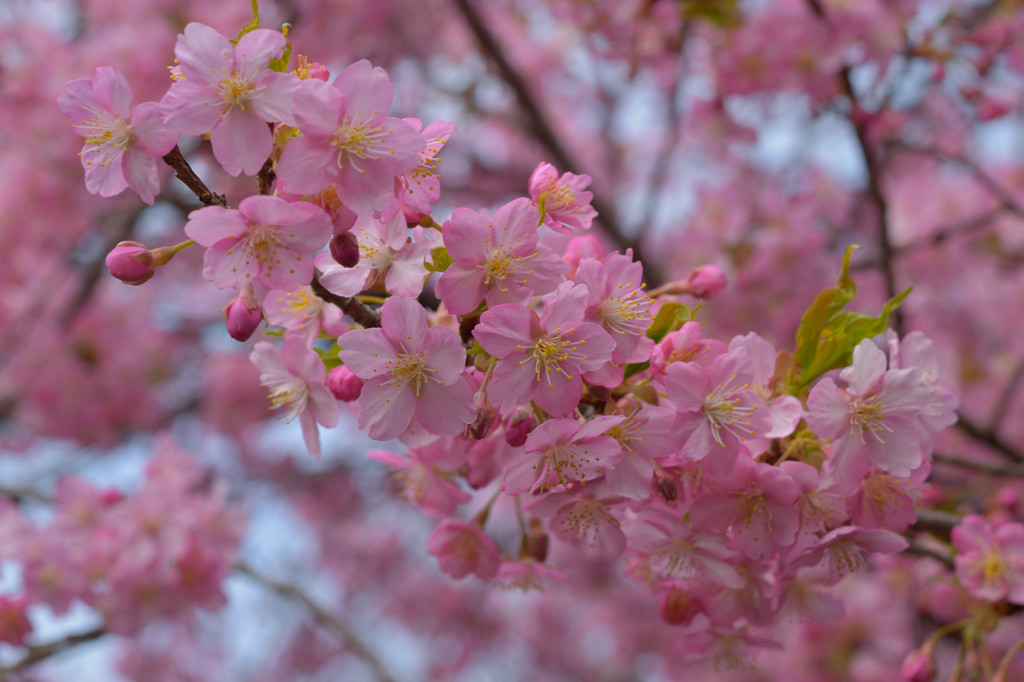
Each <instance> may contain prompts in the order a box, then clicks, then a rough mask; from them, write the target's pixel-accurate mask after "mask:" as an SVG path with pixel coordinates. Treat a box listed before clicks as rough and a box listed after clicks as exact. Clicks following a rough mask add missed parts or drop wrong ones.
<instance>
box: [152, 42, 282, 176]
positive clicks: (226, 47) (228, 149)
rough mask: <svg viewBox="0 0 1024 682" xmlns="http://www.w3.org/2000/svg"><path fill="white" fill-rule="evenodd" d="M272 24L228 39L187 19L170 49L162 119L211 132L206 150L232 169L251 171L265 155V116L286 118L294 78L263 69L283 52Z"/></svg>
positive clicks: (188, 130)
mask: <svg viewBox="0 0 1024 682" xmlns="http://www.w3.org/2000/svg"><path fill="white" fill-rule="evenodd" d="M285 45H286V40H285V37H284V35H282V34H281V33H280V32H278V31H271V30H269V29H256V30H255V31H250V32H249V33H246V34H245V35H244V36H242V37H241V39H239V41H238V43H237V44H235V45H232V44H231V42H230V41H229V40H228V39H227V38H225V37H224V36H222V35H221V34H220V33H218V32H217V31H216V30H214V29H212V28H210V27H209V26H205V25H203V24H198V23H195V22H193V23H191V24H189V25H187V26H186V27H185V31H184V33H182V34H181V35H179V36H178V42H177V44H176V45H175V47H174V56H175V57H176V58H177V60H178V67H177V68H178V70H179V74H180V76H181V79H180V80H177V81H176V82H175V83H174V85H172V86H171V88H170V90H168V91H167V94H166V95H164V98H163V100H162V101H161V103H160V109H161V111H162V112H163V115H164V120H165V123H166V124H167V126H168V127H169V128H171V129H172V130H176V131H178V132H180V133H183V134H185V135H203V134H205V133H208V132H209V133H211V135H210V143H211V144H212V145H213V155H214V157H216V159H217V161H218V162H219V163H220V165H222V166H223V167H224V170H226V171H227V172H228V173H229V174H231V175H239V174H240V173H245V174H246V175H255V174H256V173H258V172H259V170H260V168H261V167H262V166H263V164H264V163H265V162H266V160H267V158H268V157H269V156H270V152H271V149H272V148H273V139H272V137H271V133H270V128H269V126H268V125H267V123H274V122H277V121H284V122H286V123H290V122H291V121H292V94H293V92H294V91H295V88H296V87H297V86H298V84H299V82H300V81H299V79H298V78H296V77H295V76H294V75H292V74H288V73H278V72H276V71H273V70H272V69H271V68H270V66H269V65H270V60H272V59H276V58H279V57H280V56H281V54H282V53H283V52H284V48H285Z"/></svg>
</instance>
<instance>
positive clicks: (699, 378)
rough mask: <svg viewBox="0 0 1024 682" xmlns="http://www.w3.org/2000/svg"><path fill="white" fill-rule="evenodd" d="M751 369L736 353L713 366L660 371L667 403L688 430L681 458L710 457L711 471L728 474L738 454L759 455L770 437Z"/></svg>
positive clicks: (718, 359)
mask: <svg viewBox="0 0 1024 682" xmlns="http://www.w3.org/2000/svg"><path fill="white" fill-rule="evenodd" d="M754 376H755V372H754V367H753V364H752V363H751V362H750V359H749V358H748V356H747V352H746V350H744V349H742V348H738V349H735V350H731V351H729V352H727V353H725V354H724V355H719V356H718V357H716V358H715V359H714V360H712V362H711V364H710V365H705V364H702V363H699V362H676V363H673V364H670V365H669V366H668V367H666V368H665V386H666V391H667V392H668V397H669V400H671V401H672V404H674V405H675V406H676V409H677V410H678V411H679V418H680V421H681V423H682V427H683V428H684V429H686V430H688V435H687V436H686V442H685V443H684V444H683V448H682V451H681V454H682V456H683V457H688V458H690V459H693V460H702V459H704V458H705V457H707V456H708V455H710V454H711V453H715V457H714V459H713V460H711V462H710V464H711V465H713V466H714V467H716V470H719V469H720V470H722V471H726V470H729V469H731V466H732V462H733V461H734V460H735V459H736V456H737V455H738V454H739V452H740V449H741V448H743V447H745V448H747V449H748V450H749V451H750V452H751V453H759V452H762V451H763V450H764V449H765V447H766V446H767V440H768V439H767V438H766V434H767V433H768V432H769V431H771V421H770V419H769V415H768V408H767V406H766V405H765V404H764V401H763V400H761V398H760V396H758V395H757V392H756V391H754V389H753V388H752V387H751V385H752V384H753V383H754Z"/></svg>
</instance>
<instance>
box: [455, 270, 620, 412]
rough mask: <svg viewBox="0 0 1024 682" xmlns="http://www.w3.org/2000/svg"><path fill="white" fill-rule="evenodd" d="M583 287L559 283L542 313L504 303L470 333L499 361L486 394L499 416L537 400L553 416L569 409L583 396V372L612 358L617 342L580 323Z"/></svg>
mask: <svg viewBox="0 0 1024 682" xmlns="http://www.w3.org/2000/svg"><path fill="white" fill-rule="evenodd" d="M588 296H589V292H588V291H587V288H586V287H585V286H583V285H580V284H573V283H572V282H563V283H562V284H561V285H559V287H558V290H557V291H556V292H555V293H554V294H551V295H549V296H547V297H546V298H545V299H544V312H543V314H542V315H540V316H539V317H538V315H537V313H535V312H533V311H532V310H530V309H529V308H525V307H523V306H520V305H513V304H505V305H499V306H497V307H495V308H491V309H490V310H488V311H487V312H485V313H484V314H483V315H481V316H480V324H478V325H477V326H476V328H475V329H474V330H473V336H475V337H476V339H477V341H479V342H480V345H481V346H483V348H484V350H486V351H487V352H488V353H490V354H491V355H493V356H495V357H496V358H499V360H500V362H498V364H497V366H496V367H495V369H494V373H493V375H492V376H491V383H490V384H489V385H488V387H487V394H488V397H489V398H490V400H491V402H492V404H496V405H497V407H498V409H500V410H501V412H502V414H508V413H510V412H512V411H513V410H514V409H515V408H517V407H519V406H520V405H524V404H526V403H528V402H529V401H530V400H535V401H536V402H537V404H538V405H539V406H540V407H541V408H543V409H544V410H545V411H546V412H548V414H551V415H558V416H561V415H564V414H567V413H569V412H571V411H572V410H573V408H575V407H576V405H577V403H579V401H580V398H581V397H582V395H583V378H582V376H581V375H582V374H583V372H587V371H592V370H596V369H600V368H601V367H602V366H603V365H604V364H605V363H606V362H608V361H609V360H610V359H611V354H612V351H613V349H614V348H615V342H614V341H613V340H612V338H611V337H610V336H609V335H608V333H607V332H605V331H604V330H603V329H601V327H599V326H598V325H596V324H594V323H592V322H584V321H583V315H584V312H585V310H586V301H587V298H588Z"/></svg>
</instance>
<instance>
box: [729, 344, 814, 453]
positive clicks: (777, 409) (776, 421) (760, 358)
mask: <svg viewBox="0 0 1024 682" xmlns="http://www.w3.org/2000/svg"><path fill="white" fill-rule="evenodd" d="M737 348H743V349H745V350H746V351H747V359H748V360H750V364H751V366H752V367H753V370H754V378H753V381H752V382H751V388H753V389H754V390H755V391H756V392H757V395H758V396H760V398H761V400H763V401H764V402H765V403H766V404H767V405H768V418H769V420H770V421H771V430H770V431H768V433H766V434H764V435H765V438H785V437H786V436H788V435H789V434H791V433H793V430H794V429H795V428H796V425H797V424H799V423H800V420H801V419H802V418H803V416H804V408H803V405H801V404H800V400H799V399H798V398H796V397H795V396H791V395H774V390H773V388H772V386H771V381H772V379H773V378H774V375H775V349H774V348H773V347H772V345H771V344H770V343H768V341H766V340H765V339H763V338H761V337H760V336H758V335H757V334H755V333H754V332H750V333H749V334H745V335H743V336H736V337H733V339H732V341H730V342H729V350H730V351H732V350H736V349H737ZM751 454H753V455H757V454H760V453H757V452H751Z"/></svg>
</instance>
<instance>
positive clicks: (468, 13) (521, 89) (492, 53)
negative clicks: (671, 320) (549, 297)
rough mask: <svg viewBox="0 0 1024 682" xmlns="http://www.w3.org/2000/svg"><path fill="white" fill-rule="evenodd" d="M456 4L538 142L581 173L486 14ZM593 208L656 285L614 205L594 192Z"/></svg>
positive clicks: (467, 0)
mask: <svg viewBox="0 0 1024 682" xmlns="http://www.w3.org/2000/svg"><path fill="white" fill-rule="evenodd" d="M455 4H456V5H457V6H458V8H459V11H460V12H461V13H462V16H463V18H464V19H465V20H466V24H468V26H469V29H470V31H472V33H473V35H474V36H475V37H476V39H477V42H479V43H480V47H481V49H482V50H483V52H484V54H486V55H487V56H488V57H490V59H491V60H492V61H493V62H494V64H495V66H497V68H498V73H499V74H500V76H501V78H502V80H504V81H505V83H507V84H508V86H509V87H510V88H512V91H513V92H514V93H515V95H516V99H517V100H518V101H519V106H520V107H522V109H523V112H524V113H525V114H526V117H527V119H528V120H529V125H530V129H531V130H532V132H533V134H534V136H535V137H536V138H537V141H538V142H540V143H541V145H543V146H544V147H545V148H546V149H547V150H548V152H549V153H550V154H551V156H552V159H553V161H554V162H555V164H556V165H557V166H558V167H559V169H561V170H562V171H569V172H571V173H576V174H579V167H578V165H577V164H576V162H575V161H573V159H572V157H571V156H570V155H569V152H568V150H566V148H565V147H563V146H562V143H561V142H559V140H558V136H557V135H556V134H555V132H554V129H553V128H552V127H551V124H550V123H549V122H548V120H547V117H546V116H545V115H544V112H543V111H542V109H541V107H540V104H539V103H538V102H537V100H536V99H535V98H534V97H533V95H532V94H531V93H530V89H529V88H528V87H527V85H526V82H525V81H524V80H523V77H522V76H521V75H520V74H519V72H518V71H516V69H515V67H513V66H512V63H511V62H510V61H509V59H508V57H507V56H506V54H505V51H504V50H503V49H502V47H501V45H500V44H499V43H498V41H497V39H496V38H495V36H494V34H493V33H491V30H490V29H489V28H488V27H487V24H486V23H485V22H484V20H483V17H481V16H480V14H479V13H478V12H477V10H476V8H475V7H473V4H472V2H471V0H455ZM591 204H592V205H593V206H594V209H595V210H596V211H597V212H598V216H599V218H598V219H599V220H600V221H601V224H602V225H604V228H605V230H606V231H607V232H608V234H609V236H610V237H611V238H612V239H614V240H615V243H616V244H617V245H618V247H619V248H620V249H621V250H623V251H625V250H626V249H633V255H634V257H635V258H636V260H638V261H640V262H642V263H644V271H645V272H647V271H650V275H648V276H647V278H646V279H647V281H648V282H650V283H653V284H657V281H655V280H657V279H658V277H657V276H656V273H655V272H654V264H653V261H648V259H647V257H646V256H645V255H644V253H643V250H642V247H641V244H640V240H639V239H636V238H633V237H629V236H627V235H626V234H625V233H624V232H623V231H622V227H621V225H619V222H618V219H617V218H616V216H615V211H614V209H613V207H612V205H611V204H607V203H605V202H604V201H603V200H602V199H601V196H600V194H598V193H597V192H594V199H593V201H591Z"/></svg>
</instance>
